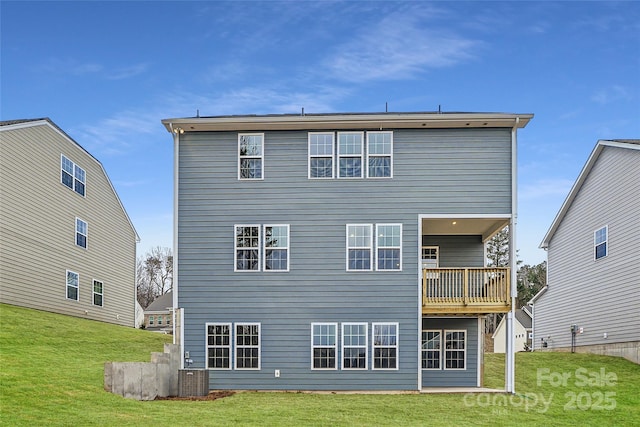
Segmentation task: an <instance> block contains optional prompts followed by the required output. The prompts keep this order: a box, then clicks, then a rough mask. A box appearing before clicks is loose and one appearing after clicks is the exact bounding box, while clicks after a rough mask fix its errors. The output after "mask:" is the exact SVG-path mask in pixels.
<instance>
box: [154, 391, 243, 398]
mask: <svg viewBox="0 0 640 427" xmlns="http://www.w3.org/2000/svg"><path fill="white" fill-rule="evenodd" d="M234 394H236V393H235V392H233V391H228V390H226V391H210V392H209V394H207V395H206V396H189V397H156V400H217V399H222V398H223V397H229V396H233V395H234Z"/></svg>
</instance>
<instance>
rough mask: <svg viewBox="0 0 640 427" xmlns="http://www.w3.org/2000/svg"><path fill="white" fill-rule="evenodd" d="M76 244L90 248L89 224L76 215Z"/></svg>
mask: <svg viewBox="0 0 640 427" xmlns="http://www.w3.org/2000/svg"><path fill="white" fill-rule="evenodd" d="M75 237H76V246H79V247H81V248H83V249H88V245H89V225H88V224H87V222H86V221H83V220H82V219H80V218H78V217H76V234H75Z"/></svg>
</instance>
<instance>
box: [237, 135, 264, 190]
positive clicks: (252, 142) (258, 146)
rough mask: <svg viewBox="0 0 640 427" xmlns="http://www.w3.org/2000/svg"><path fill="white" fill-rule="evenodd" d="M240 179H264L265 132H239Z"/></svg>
mask: <svg viewBox="0 0 640 427" xmlns="http://www.w3.org/2000/svg"><path fill="white" fill-rule="evenodd" d="M238 179H239V180H262V179H264V133H240V134H238Z"/></svg>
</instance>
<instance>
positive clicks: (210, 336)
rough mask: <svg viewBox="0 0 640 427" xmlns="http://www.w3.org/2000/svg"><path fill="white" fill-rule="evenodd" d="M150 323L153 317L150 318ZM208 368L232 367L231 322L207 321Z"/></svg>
mask: <svg viewBox="0 0 640 427" xmlns="http://www.w3.org/2000/svg"><path fill="white" fill-rule="evenodd" d="M149 323H150V324H153V319H152V318H150V321H149ZM205 333H206V335H207V364H206V367H207V369H231V323H207V324H206V325H205Z"/></svg>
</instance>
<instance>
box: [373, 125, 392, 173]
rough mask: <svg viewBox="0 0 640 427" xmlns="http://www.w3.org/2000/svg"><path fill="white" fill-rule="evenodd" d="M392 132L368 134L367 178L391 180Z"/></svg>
mask: <svg viewBox="0 0 640 427" xmlns="http://www.w3.org/2000/svg"><path fill="white" fill-rule="evenodd" d="M392 156H393V133H392V132H367V160H368V161H367V163H368V165H367V166H368V167H367V178H391V177H392V171H393V167H392Z"/></svg>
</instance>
